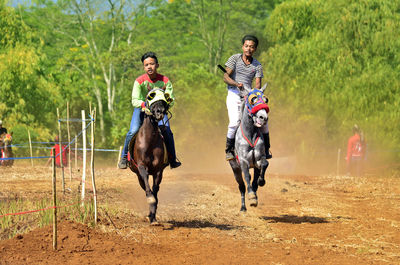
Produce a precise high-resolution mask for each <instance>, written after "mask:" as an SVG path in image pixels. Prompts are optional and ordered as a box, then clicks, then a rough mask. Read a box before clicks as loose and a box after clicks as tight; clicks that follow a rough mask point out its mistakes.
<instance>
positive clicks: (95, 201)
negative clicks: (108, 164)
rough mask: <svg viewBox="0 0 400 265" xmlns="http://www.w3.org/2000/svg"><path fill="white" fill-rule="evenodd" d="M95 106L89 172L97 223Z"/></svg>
mask: <svg viewBox="0 0 400 265" xmlns="http://www.w3.org/2000/svg"><path fill="white" fill-rule="evenodd" d="M95 120H96V108H94V110H93V111H92V124H91V136H92V139H91V145H92V153H91V158H90V165H91V172H92V186H93V203H94V223H95V224H96V225H97V192H96V182H95V177H94V132H95V130H94V129H95V127H94V126H95Z"/></svg>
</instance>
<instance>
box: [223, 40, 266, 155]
mask: <svg viewBox="0 0 400 265" xmlns="http://www.w3.org/2000/svg"><path fill="white" fill-rule="evenodd" d="M242 44H243V46H242V50H243V53H242V54H241V53H238V54H234V55H232V56H231V57H230V58H229V59H228V61H227V62H226V63H225V67H226V73H224V82H225V83H226V84H227V85H228V95H227V97H226V107H227V109H228V116H229V125H228V132H227V135H226V149H225V153H226V160H232V159H234V158H235V155H234V149H235V133H236V130H237V128H238V126H239V122H240V118H241V117H240V112H241V105H242V102H243V98H241V96H240V91H242V90H244V89H245V88H248V89H251V87H252V82H253V79H254V78H255V88H257V89H260V88H261V79H262V78H263V70H262V66H261V64H260V62H259V61H257V60H256V59H255V58H253V54H254V53H255V52H256V50H257V46H258V39H257V38H256V37H255V36H252V35H246V36H244V37H243V39H242ZM261 132H262V134H263V137H264V143H265V153H266V158H267V159H269V158H271V157H272V155H271V154H270V152H269V148H270V140H269V129H268V123H267V124H266V125H265V126H264V127H262V128H261Z"/></svg>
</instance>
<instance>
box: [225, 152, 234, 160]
mask: <svg viewBox="0 0 400 265" xmlns="http://www.w3.org/2000/svg"><path fill="white" fill-rule="evenodd" d="M225 159H226V161H230V160H233V159H235V156H234V155H233V154H232V152H227V153H226V157H225Z"/></svg>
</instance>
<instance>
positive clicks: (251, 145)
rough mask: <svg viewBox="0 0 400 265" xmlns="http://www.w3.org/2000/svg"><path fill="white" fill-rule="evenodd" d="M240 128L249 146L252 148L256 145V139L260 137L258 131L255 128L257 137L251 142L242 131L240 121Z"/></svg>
mask: <svg viewBox="0 0 400 265" xmlns="http://www.w3.org/2000/svg"><path fill="white" fill-rule="evenodd" d="M240 130H241V131H242V135H243V138H244V139H245V140H246V142H247V143H248V144H249V145H250V147H251V148H254V147H255V146H256V144H257V142H258V140H259V139H260V132H259V131H258V130H257V138H256V140H255V141H254V144H252V143H251V142H250V140H249V139H248V138H247V137H246V135H245V134H244V132H243V128H242V123H240Z"/></svg>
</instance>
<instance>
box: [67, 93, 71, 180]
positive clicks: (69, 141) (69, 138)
mask: <svg viewBox="0 0 400 265" xmlns="http://www.w3.org/2000/svg"><path fill="white" fill-rule="evenodd" d="M67 132H68V144H70V143H71V133H70V130H69V102H68V101H67ZM68 164H69V181H70V182H72V165H71V148H69V152H68Z"/></svg>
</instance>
